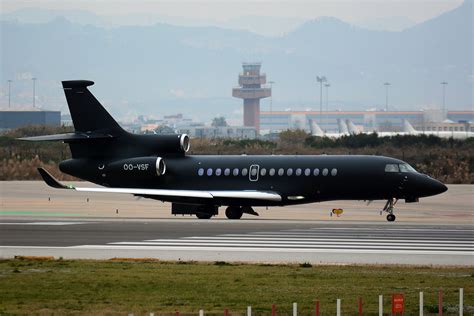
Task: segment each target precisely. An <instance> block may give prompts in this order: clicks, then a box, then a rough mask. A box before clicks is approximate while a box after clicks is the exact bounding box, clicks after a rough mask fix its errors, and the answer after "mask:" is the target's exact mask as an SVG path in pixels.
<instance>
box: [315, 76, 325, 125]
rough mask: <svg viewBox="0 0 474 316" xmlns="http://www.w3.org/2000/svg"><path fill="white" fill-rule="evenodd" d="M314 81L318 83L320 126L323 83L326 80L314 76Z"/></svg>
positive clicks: (322, 77)
mask: <svg viewBox="0 0 474 316" xmlns="http://www.w3.org/2000/svg"><path fill="white" fill-rule="evenodd" d="M316 81H317V82H319V85H320V90H319V124H322V118H323V82H326V81H327V79H326V77H324V76H321V77H320V76H316Z"/></svg>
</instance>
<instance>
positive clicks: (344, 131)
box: [337, 119, 349, 134]
mask: <svg viewBox="0 0 474 316" xmlns="http://www.w3.org/2000/svg"><path fill="white" fill-rule="evenodd" d="M337 124H338V125H339V133H341V134H349V130H348V129H347V125H346V122H344V120H342V119H337Z"/></svg>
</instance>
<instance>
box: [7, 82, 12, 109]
mask: <svg viewBox="0 0 474 316" xmlns="http://www.w3.org/2000/svg"><path fill="white" fill-rule="evenodd" d="M7 81H8V108H10V106H11V99H12V80H10V79H8V80H7Z"/></svg>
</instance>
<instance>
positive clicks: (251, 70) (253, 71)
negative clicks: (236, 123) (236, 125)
mask: <svg viewBox="0 0 474 316" xmlns="http://www.w3.org/2000/svg"><path fill="white" fill-rule="evenodd" d="M261 66H262V64H261V63H243V64H242V68H243V70H244V71H243V72H242V73H241V74H239V87H238V88H234V89H232V96H233V97H236V98H240V99H244V126H252V127H255V129H256V130H257V133H259V132H260V99H263V98H268V97H269V96H271V95H272V89H271V88H262V85H263V84H265V83H266V82H267V76H266V75H265V74H261V73H260V67H261Z"/></svg>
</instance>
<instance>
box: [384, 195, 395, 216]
mask: <svg viewBox="0 0 474 316" xmlns="http://www.w3.org/2000/svg"><path fill="white" fill-rule="evenodd" d="M397 202H398V199H394V198H390V199H388V201H387V203H386V204H385V206H384V208H383V211H384V212H387V213H388V215H387V221H389V222H394V221H395V219H396V216H395V214H393V208H394V206H395V204H397Z"/></svg>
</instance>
